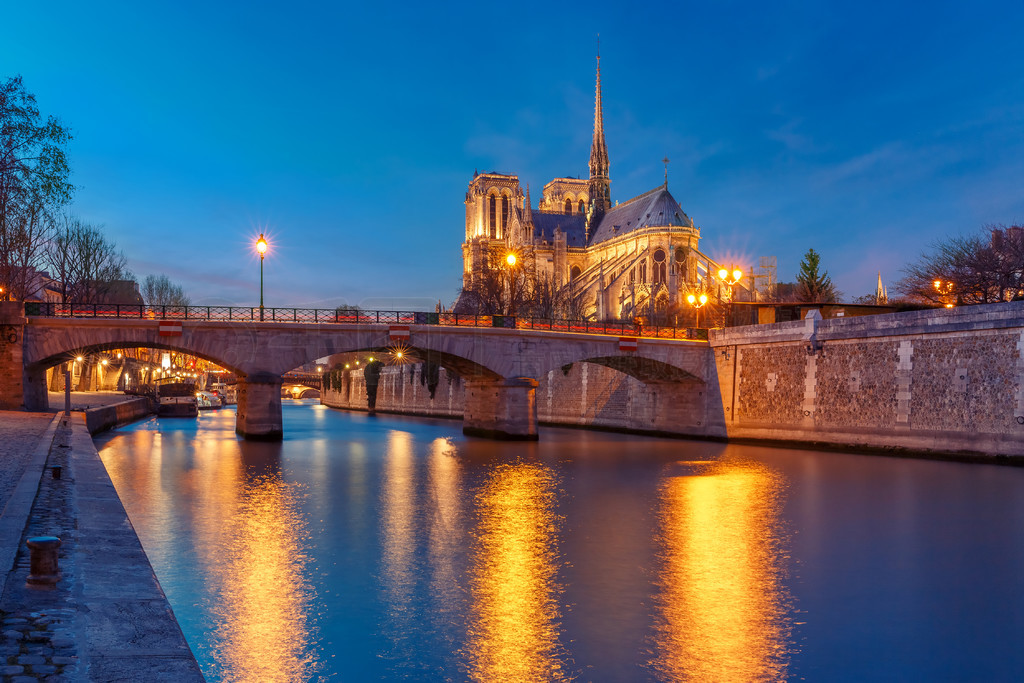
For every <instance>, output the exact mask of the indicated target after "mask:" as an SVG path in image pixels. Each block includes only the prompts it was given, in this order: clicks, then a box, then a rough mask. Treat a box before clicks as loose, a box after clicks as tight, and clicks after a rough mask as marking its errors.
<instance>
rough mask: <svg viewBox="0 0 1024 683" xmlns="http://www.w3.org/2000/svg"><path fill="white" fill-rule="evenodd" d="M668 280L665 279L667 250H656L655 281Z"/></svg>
mask: <svg viewBox="0 0 1024 683" xmlns="http://www.w3.org/2000/svg"><path fill="white" fill-rule="evenodd" d="M667 279H668V278H666V277H665V250H664V249H655V250H654V281H655V282H665V281H666V280H667Z"/></svg>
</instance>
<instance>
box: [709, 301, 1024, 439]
mask: <svg viewBox="0 0 1024 683" xmlns="http://www.w3.org/2000/svg"><path fill="white" fill-rule="evenodd" d="M711 347H712V351H713V352H714V357H715V362H716V367H717V371H718V381H719V387H720V389H721V393H722V410H723V414H724V415H725V423H726V433H727V435H728V437H729V438H733V439H737V438H739V439H757V440H773V441H778V440H785V441H798V442H800V441H802V442H810V443H818V444H829V445H836V446H850V447H858V446H868V447H872V448H880V449H892V450H909V451H931V452H937V453H946V454H958V455H965V456H975V455H980V456H1022V455H1024V358H1022V352H1024V302H1012V303H1006V304H994V305H989V306H970V307H961V308H957V309H952V310H945V309H943V310H936V311H918V312H913V313H896V314H888V315H878V316H870V317H867V316H866V317H860V318H856V319H850V320H843V319H834V320H820V319H817V320H814V319H810V320H805V321H799V322H792V323H780V324H776V325H760V326H749V327H742V328H730V329H727V330H721V331H717V332H715V333H713V334H712V337H711Z"/></svg>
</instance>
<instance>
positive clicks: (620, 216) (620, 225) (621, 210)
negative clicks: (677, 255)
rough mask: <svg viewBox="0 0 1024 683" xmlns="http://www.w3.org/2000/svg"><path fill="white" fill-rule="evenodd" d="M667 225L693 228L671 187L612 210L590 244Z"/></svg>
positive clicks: (595, 231) (598, 227) (637, 198)
mask: <svg viewBox="0 0 1024 683" xmlns="http://www.w3.org/2000/svg"><path fill="white" fill-rule="evenodd" d="M664 226H677V227H689V228H692V227H693V220H691V219H690V217H689V216H687V215H686V213H685V212H684V211H683V209H682V207H681V206H679V202H677V201H676V200H675V197H673V196H672V193H671V192H669V191H668V187H667V186H665V185H660V186H659V187H656V188H655V189H653V190H651V191H650V192H645V193H644V194H642V195H640V196H638V197H634V198H633V199H630V200H629V201H628V202H625V203H623V204H619V205H618V206H616V207H613V208H611V209H609V210H608V212H607V213H606V214H605V215H604V216H602V217H601V222H600V223H598V225H597V229H596V230H594V232H593V234H592V235H591V236H590V244H598V243H600V242H604V241H606V240H610V239H614V238H616V237H620V236H622V235H624V234H625V233H628V232H631V231H633V230H637V229H638V228H646V227H664ZM563 230H564V228H563Z"/></svg>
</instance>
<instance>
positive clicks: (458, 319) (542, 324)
mask: <svg viewBox="0 0 1024 683" xmlns="http://www.w3.org/2000/svg"><path fill="white" fill-rule="evenodd" d="M25 314H26V315H28V316H33V317H43V318H123V319H134V320H200V321H217V322H246V323H260V322H263V323H274V322H278V323H282V322H292V323H313V324H322V323H348V324H360V323H362V324H366V323H370V324H387V325H437V326H443V327H499V328H508V329H519V330H550V331H553V332H568V333H575V334H611V335H619V336H629V337H655V338H659V339H707V330H703V329H694V328H688V327H675V326H658V325H638V324H635V323H631V322H615V321H612V322H593V321H585V320H559V319H552V318H526V317H522V316H514V315H472V314H468V315H467V314H463V313H432V312H425V311H363V310H349V309H341V310H337V309H333V308H267V307H264V308H263V309H262V315H261V310H260V307H259V306H146V305H139V304H59V303H53V302H28V303H26V304H25Z"/></svg>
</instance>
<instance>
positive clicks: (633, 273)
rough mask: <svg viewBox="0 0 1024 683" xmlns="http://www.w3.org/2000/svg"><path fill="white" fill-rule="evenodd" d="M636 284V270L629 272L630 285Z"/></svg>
mask: <svg viewBox="0 0 1024 683" xmlns="http://www.w3.org/2000/svg"><path fill="white" fill-rule="evenodd" d="M634 282H636V268H632V269H631V270H630V271H629V283H630V284H633V283H634Z"/></svg>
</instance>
